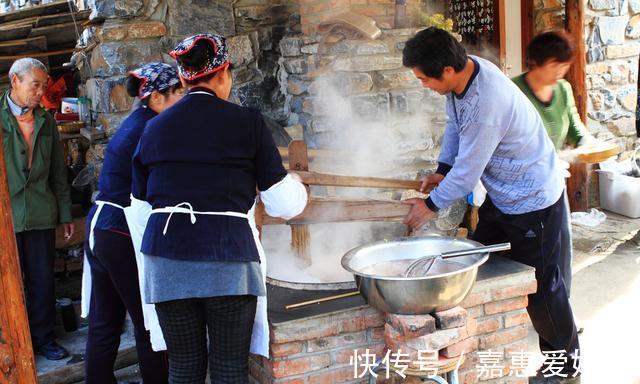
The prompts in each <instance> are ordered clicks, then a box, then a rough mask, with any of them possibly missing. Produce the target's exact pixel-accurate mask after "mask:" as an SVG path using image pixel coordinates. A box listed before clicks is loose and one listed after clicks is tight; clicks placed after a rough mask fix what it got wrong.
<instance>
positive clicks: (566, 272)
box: [560, 189, 573, 297]
mask: <svg viewBox="0 0 640 384" xmlns="http://www.w3.org/2000/svg"><path fill="white" fill-rule="evenodd" d="M563 196H564V206H565V209H566V210H567V214H566V215H564V220H563V221H562V234H561V235H562V238H561V245H560V246H561V252H563V253H564V256H563V257H562V260H563V261H564V265H561V266H560V267H561V270H562V276H563V278H564V286H565V287H566V288H567V296H569V297H571V281H573V275H572V272H571V270H572V268H571V264H572V263H573V240H572V239H573V236H572V234H571V209H570V208H569V197H568V196H567V190H566V189H565V191H564V194H563Z"/></svg>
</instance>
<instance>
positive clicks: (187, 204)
mask: <svg viewBox="0 0 640 384" xmlns="http://www.w3.org/2000/svg"><path fill="white" fill-rule="evenodd" d="M183 206H187V207H188V208H187V209H186V212H185V211H183V210H178V209H174V210H171V212H169V217H167V222H166V223H165V224H164V229H163V230H162V235H163V236H164V235H166V234H167V229H168V228H169V222H170V221H171V217H172V216H173V214H174V213H176V212H182V213H189V218H190V219H191V224H195V223H196V214H195V213H194V212H193V206H192V205H191V203H189V202H186V201H183V202H182V203H180V204H176V205H174V206H173V207H172V208H180V207H183Z"/></svg>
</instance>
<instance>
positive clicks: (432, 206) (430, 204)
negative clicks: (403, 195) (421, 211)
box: [425, 197, 440, 212]
mask: <svg viewBox="0 0 640 384" xmlns="http://www.w3.org/2000/svg"><path fill="white" fill-rule="evenodd" d="M425 203H426V204H427V208H429V209H430V210H432V211H433V212H438V211H439V210H440V208H438V206H437V205H435V204H434V203H433V200H431V197H427V198H426V199H425Z"/></svg>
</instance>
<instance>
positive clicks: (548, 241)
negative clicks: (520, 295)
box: [473, 196, 580, 372]
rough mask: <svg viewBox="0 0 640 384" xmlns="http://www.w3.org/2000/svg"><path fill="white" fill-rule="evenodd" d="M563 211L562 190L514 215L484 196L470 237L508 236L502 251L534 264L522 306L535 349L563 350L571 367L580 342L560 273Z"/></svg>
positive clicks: (484, 239) (494, 239)
mask: <svg viewBox="0 0 640 384" xmlns="http://www.w3.org/2000/svg"><path fill="white" fill-rule="evenodd" d="M566 215H567V209H566V206H565V198H564V196H560V199H559V200H558V201H557V202H556V203H555V204H553V205H551V206H550V207H548V208H545V209H541V210H538V211H534V212H529V213H524V214H520V215H507V214H504V213H502V212H501V211H500V210H499V209H498V208H496V206H495V205H494V204H493V203H492V202H491V200H490V199H489V198H488V197H487V200H486V201H485V202H484V204H482V206H481V207H480V210H479V212H478V216H479V218H480V220H479V222H478V227H477V229H476V231H475V233H474V235H473V239H474V240H476V241H478V242H480V243H482V244H485V245H490V244H496V243H502V242H507V241H508V242H510V243H511V251H509V253H508V257H510V258H511V259H512V260H515V261H518V262H521V263H523V264H526V265H529V266H532V267H534V268H535V269H536V271H535V274H536V280H537V282H538V289H537V291H536V293H533V294H530V295H529V305H528V306H527V312H529V317H530V318H531V322H532V323H533V327H534V328H535V330H536V332H537V333H538V336H539V343H540V349H541V350H542V351H543V352H544V351H559V350H564V351H566V356H567V358H568V360H567V365H566V371H568V372H573V369H572V368H573V364H574V363H573V359H572V358H571V356H570V354H574V353H575V351H576V350H579V348H580V344H579V342H578V333H577V330H576V325H575V321H574V318H573V312H572V310H571V304H570V303H569V297H568V292H567V287H566V284H565V281H564V277H563V272H564V268H565V266H566V260H564V258H566V257H569V255H567V253H566V252H563V249H562V244H563V241H562V236H563V233H564V232H563V230H562V226H563V225H566V220H567V219H566Z"/></svg>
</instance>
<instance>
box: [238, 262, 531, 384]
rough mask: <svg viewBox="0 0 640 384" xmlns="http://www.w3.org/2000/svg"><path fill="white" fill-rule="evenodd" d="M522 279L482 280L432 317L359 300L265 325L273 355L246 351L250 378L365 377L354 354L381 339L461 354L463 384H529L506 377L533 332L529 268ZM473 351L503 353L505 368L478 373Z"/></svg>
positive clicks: (381, 345)
mask: <svg viewBox="0 0 640 384" xmlns="http://www.w3.org/2000/svg"><path fill="white" fill-rule="evenodd" d="M522 281H523V280H522V279H521V278H520V279H518V280H514V279H508V278H506V279H502V280H499V281H492V282H490V283H489V282H482V281H480V282H478V283H477V284H476V285H475V286H474V288H473V289H472V291H471V293H470V294H469V295H468V296H467V298H466V299H465V300H464V301H463V302H462V304H461V306H460V307H456V308H453V309H451V310H448V311H444V312H440V313H436V314H434V315H433V316H429V315H427V316H399V315H385V314H383V313H381V312H379V311H378V310H376V309H374V308H371V307H366V306H365V307H358V308H353V309H350V310H346V311H341V312H333V313H328V314H326V315H320V316H315V317H312V318H305V319H301V320H293V321H288V322H285V323H280V324H271V357H270V358H269V359H266V358H263V357H260V356H252V357H251V359H250V371H251V372H250V373H251V382H252V383H253V384H256V383H260V384H269V383H278V384H281V383H287V384H293V383H295V384H312V383H332V384H334V383H367V382H368V376H366V375H364V376H362V377H357V376H358V375H360V374H362V373H363V371H364V369H363V368H362V367H357V366H356V368H358V369H357V371H354V364H352V363H353V361H355V360H354V357H355V358H356V359H357V356H362V355H365V354H366V353H367V352H366V351H367V350H368V354H373V355H375V356H377V357H378V358H382V357H384V356H385V354H386V351H387V349H388V348H387V345H392V346H397V347H399V348H401V349H402V353H406V352H409V353H413V354H417V351H418V350H421V349H422V350H424V349H437V350H439V351H440V355H442V356H443V357H446V358H455V357H458V356H460V355H461V354H462V353H464V355H465V361H464V363H463V364H462V365H461V366H460V368H459V379H460V383H461V384H465V383H467V384H468V383H478V382H482V383H484V382H486V383H522V384H524V383H527V379H526V378H522V377H517V376H516V375H514V374H512V375H511V376H509V368H510V361H511V360H510V359H511V356H513V355H514V354H517V353H519V352H524V351H528V344H527V336H528V334H529V332H533V331H532V329H531V325H530V321H529V317H528V315H527V312H526V306H527V295H528V294H529V293H533V292H535V290H536V281H535V279H534V277H533V274H531V276H530V278H528V279H527V280H526V282H524V283H523V282H522ZM385 339H386V340H387V341H386V343H385ZM402 339H405V341H402ZM406 340H413V341H410V342H407V341H406ZM415 340H419V341H420V343H421V344H419V343H416V342H415ZM405 348H407V349H406V350H405ZM354 351H355V352H354ZM478 351H483V352H487V351H491V352H494V353H498V354H500V355H501V356H502V360H501V361H500V364H501V365H503V366H504V369H502V370H501V372H500V375H498V374H497V373H496V372H495V371H494V372H493V374H494V375H493V376H492V377H488V376H486V377H485V376H481V377H478V376H479V373H480V372H481V369H480V366H481V364H480V357H479V355H478ZM391 352H394V351H393V350H392V351H391ZM396 352H397V351H396ZM354 353H355V355H354ZM412 361H415V360H412ZM355 372H357V375H356V374H355ZM384 376H385V372H384V371H382V372H381V373H380V376H379V378H378V382H379V383H382V382H385V383H394V382H398V383H400V382H403V383H411V382H413V381H411V378H410V377H409V376H407V379H403V380H400V377H399V376H397V374H391V375H390V378H389V379H388V380H387V379H385V377H384Z"/></svg>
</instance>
